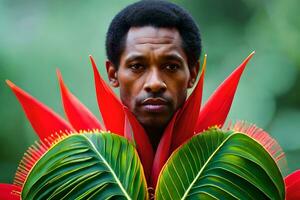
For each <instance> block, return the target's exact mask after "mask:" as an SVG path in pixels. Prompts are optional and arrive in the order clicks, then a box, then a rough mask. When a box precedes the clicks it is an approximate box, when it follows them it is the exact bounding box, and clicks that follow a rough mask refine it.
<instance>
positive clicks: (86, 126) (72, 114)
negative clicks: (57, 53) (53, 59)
mask: <svg viewBox="0 0 300 200" xmlns="http://www.w3.org/2000/svg"><path fill="white" fill-rule="evenodd" d="M57 77H58V81H59V85H60V91H61V98H62V102H63V106H64V110H65V113H66V116H67V117H68V119H69V121H70V123H71V124H72V126H73V127H74V128H75V129H76V130H77V131H80V130H93V129H100V130H103V126H102V125H101V124H100V122H99V121H98V119H97V118H96V117H95V116H94V115H93V114H92V113H91V111H89V109H88V108H86V107H85V106H84V105H83V104H82V103H81V102H80V101H79V100H78V99H77V98H76V97H75V96H74V95H73V94H72V93H71V92H70V91H69V89H68V88H67V86H66V85H65V84H64V82H63V79H62V76H61V73H60V71H59V70H57Z"/></svg>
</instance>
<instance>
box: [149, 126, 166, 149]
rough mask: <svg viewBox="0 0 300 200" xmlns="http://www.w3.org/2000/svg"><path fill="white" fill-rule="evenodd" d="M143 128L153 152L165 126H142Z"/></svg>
mask: <svg viewBox="0 0 300 200" xmlns="http://www.w3.org/2000/svg"><path fill="white" fill-rule="evenodd" d="M144 129H145V131H146V133H147V135H148V137H149V139H150V142H151V144H152V147H153V150H154V152H155V151H156V149H157V146H158V144H159V141H160V139H161V137H162V135H163V133H164V130H165V127H144Z"/></svg>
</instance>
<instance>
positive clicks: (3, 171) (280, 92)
mask: <svg viewBox="0 0 300 200" xmlns="http://www.w3.org/2000/svg"><path fill="white" fill-rule="evenodd" d="M131 2H134V1H129V0H122V1H118V0H111V1H103V0H102V1H99V0H89V1H61V0H51V1H50V0H49V1H37V0H36V1H34V0H27V1H22V0H0V182H12V180H13V177H14V173H15V171H16V168H17V165H18V162H19V161H20V159H21V158H22V155H23V153H24V152H25V150H26V149H27V148H28V147H29V146H30V145H31V144H33V143H34V141H35V140H37V139H38V138H37V137H36V135H35V133H34V131H33V129H32V128H31V126H30V124H29V122H28V121H27V119H26V117H25V115H24V114H23V111H22V109H21V107H20V105H19V103H18V102H17V100H16V98H15V96H14V95H13V93H12V92H11V91H10V90H9V88H8V86H7V85H6V84H5V79H10V80H12V81H13V82H14V83H15V84H17V85H18V86H20V87H21V88H23V89H25V90H26V91H28V92H29V93H30V94H32V95H33V96H35V97H36V98H38V99H39V100H40V101H42V102H44V103H45V104H46V105H48V106H49V107H51V108H53V109H54V110H55V111H56V112H58V113H59V114H61V115H63V116H64V113H63V109H62V106H61V101H60V93H59V88H58V82H57V79H56V72H55V71H56V69H57V68H59V69H60V70H61V72H62V74H63V77H64V80H65V82H66V84H67V85H68V86H69V88H70V89H71V91H72V92H73V93H74V94H75V95H76V96H77V97H78V98H79V99H80V100H81V101H82V102H83V103H84V104H85V105H87V107H88V108H90V109H91V110H92V111H93V113H94V114H95V115H96V116H98V117H99V112H98V107H97V103H96V97H95V91H94V85H93V75H92V68H91V65H90V63H89V59H88V55H89V54H92V55H93V56H94V58H95V59H96V61H97V63H98V67H100V70H101V74H102V75H103V77H105V78H106V73H105V69H104V62H105V58H106V56H105V48H104V42H105V34H106V30H107V28H108V25H109V23H110V21H111V19H112V18H113V16H114V15H115V14H116V13H117V12H118V11H119V10H120V9H121V8H123V7H124V6H126V5H128V4H129V3H131ZM173 2H175V3H178V4H179V5H181V6H183V7H184V8H186V9H187V10H188V11H189V12H190V13H191V14H192V16H193V17H194V18H195V20H196V21H197V23H198V24H199V27H200V30H201V33H202V38H203V46H204V52H205V53H207V54H208V66H207V75H206V77H205V86H204V87H205V89H204V100H206V99H207V98H208V96H209V95H210V94H211V93H212V92H213V90H214V89H215V88H216V87H217V86H218V84H220V83H221V82H222V81H223V79H224V78H225V77H226V76H227V75H228V74H229V73H230V72H231V71H232V70H233V69H234V68H235V67H236V66H237V65H239V64H240V63H241V61H242V60H243V59H244V58H245V57H246V56H247V55H248V54H249V53H251V52H252V51H253V50H255V51H256V54H255V56H254V57H253V59H252V60H251V62H250V63H249V65H248V67H247V69H246V71H245V73H244V74H243V77H242V79H241V82H240V85H239V88H238V91H237V94H236V97H235V100H234V102H233V106H232V109H231V112H230V114H229V117H228V119H231V120H237V119H243V120H246V121H249V122H253V123H255V124H257V125H258V126H259V127H262V128H263V129H265V130H267V131H268V132H270V133H271V135H272V136H273V137H274V138H276V139H277V140H278V141H279V143H280V144H281V146H282V147H283V149H284V150H285V152H286V156H287V160H288V166H289V169H288V172H291V171H293V170H295V169H297V168H300V55H299V53H300V51H299V44H300V18H299V14H298V8H299V6H300V2H299V1H298V0H286V1H282V0H268V1H261V0H252V1H247V0H227V1H222V0H216V1H204V0H201V1H199V0H194V1H193V0H185V1H183V0H182V1H180V0H177V1H173Z"/></svg>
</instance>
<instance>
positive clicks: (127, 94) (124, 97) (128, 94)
mask: <svg viewBox="0 0 300 200" xmlns="http://www.w3.org/2000/svg"><path fill="white" fill-rule="evenodd" d="M121 74H122V75H121ZM118 81H119V86H120V98H121V101H122V103H123V104H124V105H126V106H127V107H128V108H130V109H131V108H133V107H134V102H135V98H136V97H137V95H138V93H139V89H138V88H139V87H138V81H137V80H136V79H135V78H134V77H133V76H131V75H129V74H126V73H120V76H118Z"/></svg>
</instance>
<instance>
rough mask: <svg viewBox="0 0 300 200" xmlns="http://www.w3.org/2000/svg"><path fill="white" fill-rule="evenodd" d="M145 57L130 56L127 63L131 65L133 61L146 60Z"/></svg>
mask: <svg viewBox="0 0 300 200" xmlns="http://www.w3.org/2000/svg"><path fill="white" fill-rule="evenodd" d="M145 59H146V58H145V56H143V55H140V54H134V55H131V56H128V57H127V58H126V63H129V62H131V61H134V60H145Z"/></svg>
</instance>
